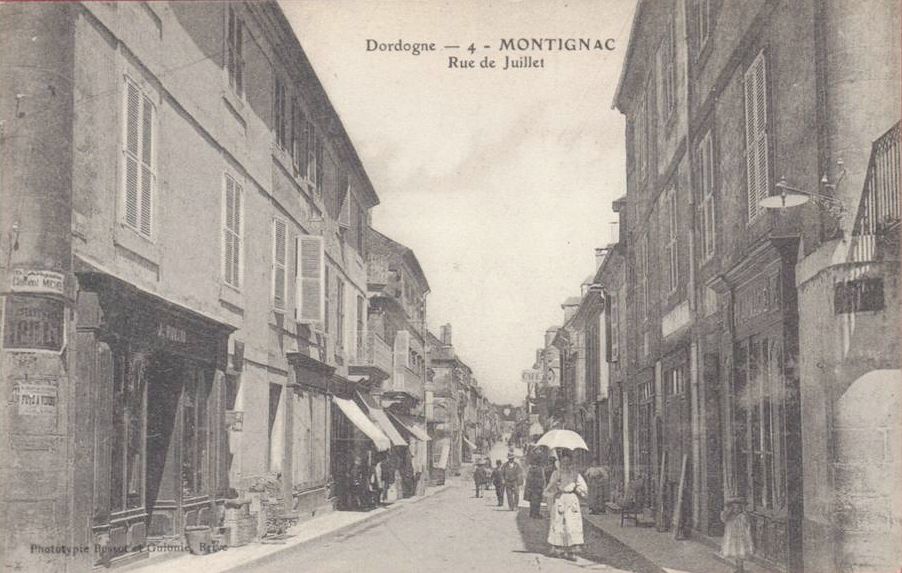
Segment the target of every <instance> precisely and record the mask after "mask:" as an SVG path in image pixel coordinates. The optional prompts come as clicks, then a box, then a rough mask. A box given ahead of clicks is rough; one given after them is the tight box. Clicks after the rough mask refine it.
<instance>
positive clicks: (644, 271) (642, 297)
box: [636, 234, 648, 318]
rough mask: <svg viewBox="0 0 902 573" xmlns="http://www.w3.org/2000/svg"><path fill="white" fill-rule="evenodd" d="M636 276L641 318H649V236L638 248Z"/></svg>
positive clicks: (643, 238) (641, 239) (644, 238)
mask: <svg viewBox="0 0 902 573" xmlns="http://www.w3.org/2000/svg"><path fill="white" fill-rule="evenodd" d="M636 274H637V275H638V276H637V282H638V283H639V316H641V317H642V318H648V235H647V234H645V235H642V237H641V238H640V239H639V244H638V245H637V246H636Z"/></svg>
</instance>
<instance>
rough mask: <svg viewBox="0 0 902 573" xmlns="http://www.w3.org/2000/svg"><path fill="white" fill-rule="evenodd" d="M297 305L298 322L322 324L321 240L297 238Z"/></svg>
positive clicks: (322, 256)
mask: <svg viewBox="0 0 902 573" xmlns="http://www.w3.org/2000/svg"><path fill="white" fill-rule="evenodd" d="M297 256H298V261H297V264H298V281H297V291H298V293H297V304H298V307H299V310H298V313H297V315H298V321H299V322H322V320H323V306H324V300H323V299H324V296H325V288H324V285H323V275H324V272H323V265H324V258H325V257H324V253H323V238H322V237H319V236H313V235H302V236H301V237H298V255H297Z"/></svg>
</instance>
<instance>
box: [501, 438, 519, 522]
mask: <svg viewBox="0 0 902 573" xmlns="http://www.w3.org/2000/svg"><path fill="white" fill-rule="evenodd" d="M514 458H515V456H514V452H510V453H509V454H507V463H506V464H504V466H502V468H501V475H502V476H503V477H504V490H505V491H506V492H507V506H508V507H509V508H510V510H511V511H516V510H517V506H518V505H520V486H521V485H522V484H523V469H522V468H521V467H520V464H518V463H517V460H516V459H514Z"/></svg>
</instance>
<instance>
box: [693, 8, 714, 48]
mask: <svg viewBox="0 0 902 573" xmlns="http://www.w3.org/2000/svg"><path fill="white" fill-rule="evenodd" d="M695 4H696V14H697V16H698V22H697V23H698V30H697V32H698V51H699V52H701V51H702V49H704V47H705V44H706V43H707V42H708V36H709V35H710V33H711V0H696V2H695Z"/></svg>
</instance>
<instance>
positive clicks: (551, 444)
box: [536, 430, 589, 451]
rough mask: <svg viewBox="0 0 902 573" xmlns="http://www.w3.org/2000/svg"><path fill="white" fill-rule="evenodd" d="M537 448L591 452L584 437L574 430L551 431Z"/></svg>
mask: <svg viewBox="0 0 902 573" xmlns="http://www.w3.org/2000/svg"><path fill="white" fill-rule="evenodd" d="M536 446H545V447H547V448H552V449H554V448H563V449H565V450H586V451H588V450H589V447H588V446H587V445H586V442H585V441H584V440H583V438H582V436H580V435H579V434H577V433H576V432H574V431H572V430H550V431H548V432H547V433H546V434H545V435H544V436H542V437H541V438H539V441H538V442H536Z"/></svg>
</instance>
